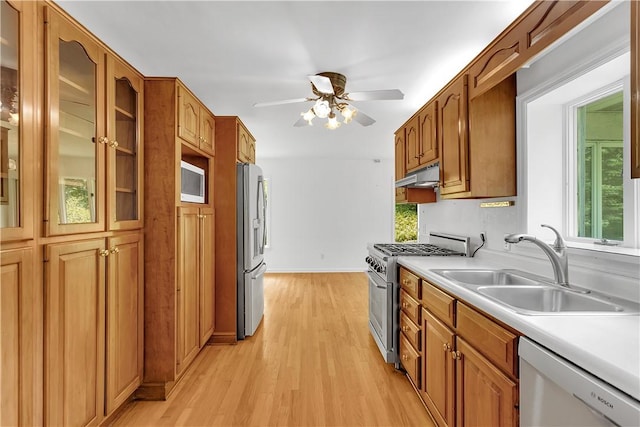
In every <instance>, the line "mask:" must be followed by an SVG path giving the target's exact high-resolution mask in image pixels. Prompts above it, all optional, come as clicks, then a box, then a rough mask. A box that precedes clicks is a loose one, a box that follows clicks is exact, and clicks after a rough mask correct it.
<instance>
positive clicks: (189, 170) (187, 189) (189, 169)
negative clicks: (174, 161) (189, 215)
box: [180, 160, 206, 203]
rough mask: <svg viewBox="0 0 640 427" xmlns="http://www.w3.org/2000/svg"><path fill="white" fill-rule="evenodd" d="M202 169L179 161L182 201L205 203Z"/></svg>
mask: <svg viewBox="0 0 640 427" xmlns="http://www.w3.org/2000/svg"><path fill="white" fill-rule="evenodd" d="M205 187H206V186H205V176H204V169H202V168H199V167H197V166H194V165H192V164H191V163H187V162H185V161H184V160H181V161H180V200H181V201H183V202H193V203H205V196H204V195H205V191H206V188H205Z"/></svg>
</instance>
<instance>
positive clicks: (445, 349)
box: [442, 343, 451, 351]
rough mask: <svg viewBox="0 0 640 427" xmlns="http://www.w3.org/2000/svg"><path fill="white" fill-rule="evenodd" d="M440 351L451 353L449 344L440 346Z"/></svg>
mask: <svg viewBox="0 0 640 427" xmlns="http://www.w3.org/2000/svg"><path fill="white" fill-rule="evenodd" d="M442 349H443V350H444V351H451V345H449V343H444V344H443V345H442Z"/></svg>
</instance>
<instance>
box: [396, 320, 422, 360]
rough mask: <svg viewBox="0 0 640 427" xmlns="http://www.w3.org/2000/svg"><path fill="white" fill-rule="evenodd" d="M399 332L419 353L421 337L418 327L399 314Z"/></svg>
mask: <svg viewBox="0 0 640 427" xmlns="http://www.w3.org/2000/svg"><path fill="white" fill-rule="evenodd" d="M400 330H401V331H402V333H403V334H404V336H405V337H406V338H407V339H408V340H409V341H410V342H411V344H412V345H413V347H414V348H415V349H416V350H418V351H420V350H421V349H422V347H421V345H420V344H421V343H420V342H421V339H420V337H421V336H422V334H421V332H420V327H419V326H418V325H416V324H415V323H413V321H412V320H411V319H410V318H409V316H407V315H406V314H405V313H400Z"/></svg>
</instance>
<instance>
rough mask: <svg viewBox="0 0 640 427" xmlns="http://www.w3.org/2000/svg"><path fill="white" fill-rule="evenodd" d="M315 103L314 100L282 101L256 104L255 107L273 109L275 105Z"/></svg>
mask: <svg viewBox="0 0 640 427" xmlns="http://www.w3.org/2000/svg"><path fill="white" fill-rule="evenodd" d="M306 101H314V99H313V98H296V99H283V100H281V101H269V102H256V103H255V104H253V106H254V107H271V106H273V105H283V104H294V103H296V102H306Z"/></svg>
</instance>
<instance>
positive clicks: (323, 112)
mask: <svg viewBox="0 0 640 427" xmlns="http://www.w3.org/2000/svg"><path fill="white" fill-rule="evenodd" d="M312 110H313V113H314V114H315V115H316V116H318V117H320V118H321V119H325V118H327V116H329V114H330V113H331V106H330V105H329V101H327V100H326V99H318V100H317V101H316V103H315V105H314V106H313V108H312Z"/></svg>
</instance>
